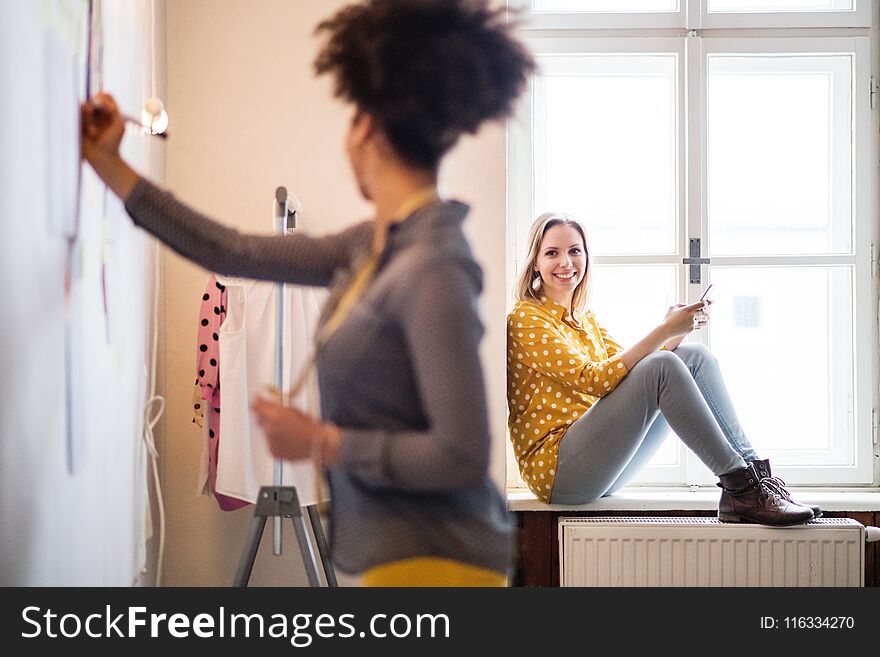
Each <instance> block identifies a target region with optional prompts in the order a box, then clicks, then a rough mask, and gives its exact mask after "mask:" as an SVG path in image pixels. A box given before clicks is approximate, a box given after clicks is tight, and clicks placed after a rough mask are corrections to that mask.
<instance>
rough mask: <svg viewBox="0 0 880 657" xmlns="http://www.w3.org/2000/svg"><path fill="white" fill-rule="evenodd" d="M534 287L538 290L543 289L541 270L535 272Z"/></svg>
mask: <svg viewBox="0 0 880 657" xmlns="http://www.w3.org/2000/svg"><path fill="white" fill-rule="evenodd" d="M532 289H533V290H536V291H537V290H540V289H541V274H540V273H539V272H535V280H533V281H532Z"/></svg>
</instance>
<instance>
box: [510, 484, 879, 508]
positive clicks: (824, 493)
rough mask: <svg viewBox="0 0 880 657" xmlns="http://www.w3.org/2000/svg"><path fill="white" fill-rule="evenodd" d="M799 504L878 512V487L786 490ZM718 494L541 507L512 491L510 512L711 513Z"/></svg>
mask: <svg viewBox="0 0 880 657" xmlns="http://www.w3.org/2000/svg"><path fill="white" fill-rule="evenodd" d="M789 490H791V492H792V495H793V496H794V497H795V499H797V501H798V502H802V503H805V504H818V505H819V506H820V507H822V509H823V510H826V511H880V488H858V489H854V488H839V489H812V490H811V489H794V488H791V489H789ZM719 493H720V491H718V490H710V489H703V490H697V491H690V490H686V489H681V488H675V489H670V488H624V489H623V490H621V491H619V492H617V493H615V494H614V495H611V496H609V497H603V498H602V499H600V500H597V501H595V502H592V503H591V504H544V503H543V502H539V501H538V498H536V497H535V496H534V494H533V493H532V492H531V491H529V490H524V489H520V488H511V489H508V491H507V506H508V508H509V509H510V510H511V511H711V510H714V509H717V508H718V495H719Z"/></svg>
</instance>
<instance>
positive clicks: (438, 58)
mask: <svg viewBox="0 0 880 657" xmlns="http://www.w3.org/2000/svg"><path fill="white" fill-rule="evenodd" d="M511 29H512V26H511V25H510V24H509V23H508V22H507V21H506V12H505V10H504V9H503V8H501V9H491V8H490V7H489V6H488V2H487V0H364V1H363V2H360V3H358V4H353V5H349V6H346V7H344V8H343V9H341V10H340V11H339V12H338V13H336V14H335V15H334V16H333V17H331V18H330V19H328V20H326V21H324V22H322V23H321V24H320V25H318V27H317V28H316V30H315V32H316V33H317V34H319V35H321V34H323V33H326V34H327V41H326V43H325V44H324V45H323V48H322V49H321V52H320V53H319V54H318V57H317V59H316V60H315V72H316V73H317V74H318V75H321V74H323V73H328V72H330V73H333V74H334V76H335V82H336V89H335V94H336V96H337V97H339V98H342V99H343V100H345V101H347V102H351V103H353V104H354V105H355V106H356V107H357V109H358V110H359V111H362V112H366V113H367V114H370V115H371V116H372V117H373V118H374V119H375V120H376V121H378V123H379V125H380V126H381V127H382V129H383V131H384V132H385V134H386V135H387V137H388V139H389V140H390V142H391V144H392V146H393V147H394V149H395V151H396V152H397V154H398V155H399V156H400V157H401V158H403V159H404V160H406V161H407V162H408V163H410V164H412V165H414V166H418V167H423V168H435V167H437V166H438V165H439V162H440V159H441V158H442V157H443V155H444V154H445V153H446V152H447V151H448V150H449V149H450V148H452V146H454V145H455V143H456V142H457V141H458V138H459V137H460V136H461V134H462V133H470V134H473V133H475V132H476V131H477V129H478V128H479V126H480V125H481V124H482V123H483V122H484V121H486V120H488V119H503V118H506V117H508V116H509V115H510V114H511V112H512V111H513V105H514V103H515V101H516V99H517V97H518V96H519V95H520V93H521V92H522V91H523V89H524V88H525V85H526V82H527V80H528V77H529V75H530V74H531V73H532V72H534V70H535V62H534V59H533V58H532V56H531V54H530V53H529V51H528V50H527V49H526V48H525V46H523V44H522V43H520V42H519V41H517V40H516V39H515V38H514V37H513V36H512V34H511Z"/></svg>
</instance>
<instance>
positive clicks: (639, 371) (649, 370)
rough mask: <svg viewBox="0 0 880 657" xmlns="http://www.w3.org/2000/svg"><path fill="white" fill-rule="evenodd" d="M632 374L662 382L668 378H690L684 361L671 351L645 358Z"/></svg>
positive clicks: (656, 352) (655, 353)
mask: <svg viewBox="0 0 880 657" xmlns="http://www.w3.org/2000/svg"><path fill="white" fill-rule="evenodd" d="M631 374H636V375H641V376H642V377H644V378H645V380H648V381H661V380H663V379H665V378H666V377H668V376H671V377H673V378H677V377H681V376H684V375H687V376H690V373H689V372H688V368H687V365H685V364H684V361H683V360H682V359H681V358H680V357H679V356H677V355H675V354H674V353H672V352H671V351H655V352H654V353H652V354H649V355H647V356H645V357H644V358H643V359H642V360H641V361H639V363H638V365H636V367H635V368H633V371H632V373H631Z"/></svg>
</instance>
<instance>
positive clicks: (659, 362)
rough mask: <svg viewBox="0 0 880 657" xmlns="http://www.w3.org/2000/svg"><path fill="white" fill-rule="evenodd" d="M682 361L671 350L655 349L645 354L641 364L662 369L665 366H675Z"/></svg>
mask: <svg viewBox="0 0 880 657" xmlns="http://www.w3.org/2000/svg"><path fill="white" fill-rule="evenodd" d="M678 363H681V360H679V359H678V358H677V357H676V356H675V355H674V354H673V353H672V352H671V351H655V352H654V353H652V354H648V355H647V356H645V357H644V358H643V359H642V360H641V361H640V362H639V365H641V366H643V368H644V369H654V370H656V369H662V368H663V367H675V366H676V364H678Z"/></svg>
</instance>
